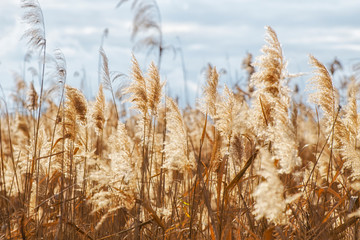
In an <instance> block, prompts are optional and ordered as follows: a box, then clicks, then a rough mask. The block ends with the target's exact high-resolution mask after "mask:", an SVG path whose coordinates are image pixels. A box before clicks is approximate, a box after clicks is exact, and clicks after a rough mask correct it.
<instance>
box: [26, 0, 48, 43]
mask: <svg viewBox="0 0 360 240" xmlns="http://www.w3.org/2000/svg"><path fill="white" fill-rule="evenodd" d="M21 7H22V8H23V9H25V13H24V15H23V20H24V21H25V22H26V23H27V24H29V25H30V28H29V29H28V30H26V32H25V33H24V35H23V38H28V45H29V46H31V47H32V48H34V49H36V50H39V49H40V50H42V49H43V48H44V47H45V45H46V39H45V24H44V16H43V13H42V10H41V8H40V5H39V2H38V1H36V0H22V5H21Z"/></svg>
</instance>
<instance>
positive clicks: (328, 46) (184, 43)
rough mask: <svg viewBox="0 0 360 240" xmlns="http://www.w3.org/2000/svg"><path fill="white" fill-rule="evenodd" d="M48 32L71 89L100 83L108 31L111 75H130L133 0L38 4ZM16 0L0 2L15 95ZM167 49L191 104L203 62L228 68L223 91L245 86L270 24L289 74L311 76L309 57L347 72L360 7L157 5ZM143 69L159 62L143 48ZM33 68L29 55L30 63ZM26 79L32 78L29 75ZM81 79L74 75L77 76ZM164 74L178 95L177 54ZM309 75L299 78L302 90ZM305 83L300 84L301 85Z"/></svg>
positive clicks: (1, 34)
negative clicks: (336, 63) (249, 61)
mask: <svg viewBox="0 0 360 240" xmlns="http://www.w3.org/2000/svg"><path fill="white" fill-rule="evenodd" d="M39 2H40V5H41V8H42V11H43V14H44V18H45V26H46V39H47V44H48V45H47V49H48V53H49V54H51V53H52V52H53V50H55V49H61V50H62V52H63V53H64V55H65V57H66V61H67V70H68V79H67V81H68V84H70V85H73V86H76V87H80V79H81V78H83V75H84V73H85V74H86V85H85V86H86V89H84V92H86V94H87V95H88V96H93V95H94V94H95V93H96V89H97V85H98V75H97V66H98V56H99V55H98V52H99V45H100V41H101V36H102V34H103V32H104V29H105V28H107V29H108V30H109V34H108V37H107V38H106V39H105V41H104V49H105V52H106V53H107V55H108V58H109V62H110V70H112V71H120V72H122V73H125V74H128V73H129V70H130V67H131V65H130V59H131V53H132V52H133V46H134V42H132V41H131V31H132V18H133V13H132V11H131V1H129V2H126V3H124V4H123V5H122V6H120V7H119V8H116V5H117V3H118V2H119V0H76V1H74V0H61V1H60V0H39ZM20 3H21V1H20V0H1V1H0V12H1V14H0V30H1V31H0V76H1V79H0V83H1V85H2V86H3V88H4V89H5V90H6V91H7V92H9V91H11V89H13V85H12V82H13V72H19V73H22V71H23V65H24V64H23V59H24V55H25V54H26V52H27V46H26V42H25V41H24V40H21V36H22V34H23V32H24V31H25V30H26V25H25V24H24V23H23V21H22V20H21V16H22V14H23V10H22V9H21V8H20ZM157 3H158V6H159V9H160V13H161V19H162V25H161V26H162V31H163V38H164V45H168V46H172V47H173V49H180V48H181V49H182V53H183V57H184V61H185V69H186V78H187V79H188V91H189V96H190V101H191V102H193V101H194V99H195V97H196V96H197V92H198V89H199V84H201V83H202V81H203V79H204V76H203V73H202V69H203V68H204V66H206V65H207V63H211V64H212V65H215V66H217V68H218V69H221V68H223V69H226V71H227V74H226V75H224V76H222V80H223V81H224V82H226V83H227V84H228V85H232V84H234V83H235V82H238V81H240V82H244V81H245V77H246V74H245V72H244V70H242V69H241V62H242V59H243V58H244V57H245V56H246V53H247V52H250V53H252V54H253V55H254V56H258V55H260V54H261V53H260V49H261V47H262V45H263V44H264V34H265V30H264V27H265V26H267V25H269V26H271V27H272V28H273V29H274V30H275V31H276V32H277V35H278V38H279V40H280V42H281V43H282V46H283V51H284V56H285V57H286V59H287V60H288V63H289V65H288V68H289V71H290V72H292V73H296V72H309V71H310V68H309V67H308V65H307V63H308V54H310V53H311V54H313V55H314V56H315V57H317V58H318V59H319V60H320V61H322V62H323V63H324V64H329V63H330V62H331V61H332V60H333V59H334V57H335V56H336V57H337V58H338V59H339V60H340V61H341V62H342V63H343V65H345V66H348V67H349V68H350V67H351V65H352V64H354V63H356V62H359V61H360V17H359V13H360V1H353V0H327V1H322V0H318V1H314V0H302V1H288V0H273V1H267V0H223V1H211V0H210V1H209V0H158V1H157ZM134 54H135V56H136V57H137V58H138V59H139V62H140V64H141V65H142V67H143V68H144V69H146V67H147V65H148V63H149V61H151V60H154V61H155V62H156V61H157V56H156V55H155V54H150V55H148V56H147V55H146V49H144V50H141V51H134ZM28 65H33V66H37V57H36V54H34V56H33V58H32V61H31V63H29V64H28ZM26 72H27V73H26V79H27V81H30V80H31V75H30V72H29V71H26ZM76 72H77V73H79V74H75V73H76ZM161 74H162V77H163V79H166V81H167V84H168V88H167V91H168V92H169V94H171V95H172V96H176V95H183V92H184V89H183V87H184V84H183V79H184V76H183V71H182V64H181V57H180V54H179V52H178V53H177V54H174V53H173V51H172V50H169V51H167V52H165V54H164V58H163V61H162V66H161ZM307 78H308V77H306V76H305V77H302V78H301V79H297V80H296V81H298V82H299V84H300V85H301V84H302V83H301V82H303V81H305V80H306V79H307ZM302 85H304V84H302Z"/></svg>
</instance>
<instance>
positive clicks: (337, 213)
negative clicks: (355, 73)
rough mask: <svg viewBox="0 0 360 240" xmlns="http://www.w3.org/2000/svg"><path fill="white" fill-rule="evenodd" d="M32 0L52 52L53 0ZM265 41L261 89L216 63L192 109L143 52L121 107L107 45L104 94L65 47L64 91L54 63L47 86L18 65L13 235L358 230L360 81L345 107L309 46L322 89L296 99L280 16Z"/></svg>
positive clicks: (10, 157) (36, 24)
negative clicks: (224, 78) (88, 91)
mask: <svg viewBox="0 0 360 240" xmlns="http://www.w3.org/2000/svg"><path fill="white" fill-rule="evenodd" d="M24 8H25V9H26V10H27V13H26V14H25V19H27V20H28V22H29V23H30V24H31V28H30V30H29V31H28V32H26V34H25V37H26V38H28V39H29V43H30V47H31V48H32V49H34V50H40V53H41V55H40V59H42V60H43V61H42V63H43V64H45V59H44V57H43V56H45V52H46V41H45V30H44V26H43V21H44V20H43V19H42V13H41V9H40V6H39V5H38V3H37V2H34V1H30V0H28V1H25V2H24ZM265 41H266V44H265V45H264V47H263V48H262V52H263V54H262V55H261V56H259V57H258V58H257V59H256V60H255V63H254V64H252V60H251V57H250V55H249V56H248V57H247V59H246V60H245V61H244V66H245V67H246V68H247V69H248V73H249V88H248V89H249V91H248V92H247V90H243V89H241V87H240V86H237V87H236V88H235V89H236V91H235V90H233V89H232V88H229V87H228V86H226V85H223V87H221V86H222V85H221V78H220V76H219V73H218V71H217V69H216V67H211V66H209V69H208V71H207V79H206V84H205V86H204V87H203V95H202V97H201V99H199V104H198V106H199V107H198V108H192V107H187V108H186V109H183V110H181V109H180V108H179V106H178V104H177V102H176V101H175V100H174V99H172V98H171V97H169V96H166V95H165V94H164V93H163V92H164V91H163V88H164V85H165V83H164V82H163V81H162V80H161V77H160V73H159V70H158V67H157V66H156V65H155V64H154V63H152V64H150V66H149V67H148V70H147V71H146V72H142V71H141V68H140V66H139V64H138V62H137V60H136V58H135V56H133V58H132V60H131V61H132V69H131V73H130V76H131V77H130V80H131V81H130V83H129V85H128V87H127V88H125V89H124V91H123V92H122V94H124V95H125V96H126V97H127V101H128V102H130V103H131V105H132V108H133V109H134V110H135V111H136V114H132V115H126V116H124V117H122V118H121V120H120V117H119V113H118V107H117V99H116V97H115V96H116V94H115V92H116V88H115V87H114V86H113V82H114V80H115V79H117V78H118V77H120V75H119V74H115V75H112V74H111V72H110V71H109V68H108V58H107V56H106V54H105V52H104V50H103V49H101V50H100V53H99V54H100V56H101V57H102V63H103V71H102V73H101V74H102V78H103V85H100V87H99V90H98V94H97V97H96V100H95V101H89V100H87V99H86V98H85V96H84V94H83V93H82V92H81V90H79V89H76V88H73V87H71V86H68V85H66V84H65V83H66V61H65V57H64V56H63V55H62V53H61V52H60V51H57V52H56V53H55V59H56V64H55V69H54V71H55V77H56V79H58V85H57V86H58V88H57V90H56V91H58V93H59V96H61V97H60V98H52V97H51V95H48V94H45V93H46V92H48V91H47V90H46V89H43V87H44V86H45V85H44V78H43V77H42V78H41V89H40V91H37V89H36V88H35V87H34V85H33V84H32V83H30V84H28V83H26V82H25V81H24V80H21V77H19V76H16V78H17V81H18V84H17V86H18V87H17V94H15V95H14V96H13V99H14V101H15V102H16V103H17V104H16V106H18V109H17V111H16V112H15V113H13V114H12V113H11V114H10V113H8V111H7V108H6V103H7V102H6V101H5V100H4V101H3V103H4V105H2V108H1V110H2V112H1V118H0V143H1V144H0V152H1V155H0V156H1V165H0V239H98V240H100V239H358V238H359V231H358V227H359V223H358V222H359V221H358V220H359V216H360V210H359V209H360V208H359V199H358V198H359V193H358V191H359V189H360V187H359V186H360V166H359V156H360V152H359V148H358V146H357V142H358V138H359V126H360V120H359V117H358V112H357V108H358V107H357V95H358V92H359V91H358V88H356V87H353V86H355V85H354V84H349V86H352V89H351V91H349V96H348V103H347V105H346V106H345V107H343V108H341V107H340V106H339V103H338V102H339V100H338V99H339V95H338V91H337V90H336V88H335V87H334V84H333V79H332V74H330V73H329V71H328V70H327V68H326V67H325V66H324V65H323V64H322V63H321V62H319V61H318V60H317V59H316V58H315V57H313V56H310V58H309V59H310V64H311V66H312V67H313V68H314V71H313V74H312V77H310V83H309V86H310V89H312V90H311V91H312V93H311V95H310V99H309V100H310V101H309V103H304V102H299V101H295V100H294V98H293V96H294V94H295V93H293V92H292V91H291V90H290V88H289V86H288V83H289V79H290V78H292V77H293V75H290V74H288V72H287V69H286V65H287V64H286V60H285V57H284V53H283V51H282V48H281V45H280V42H279V40H278V38H277V35H276V33H275V31H274V30H273V29H272V28H270V27H267V28H266V39H265ZM160 46H161V45H160ZM159 58H160V57H159ZM41 70H43V71H44V65H43V66H42V69H41ZM42 76H43V75H42ZM121 76H122V75H121ZM102 86H104V88H105V89H106V90H109V92H110V93H111V101H107V100H106V98H105V95H104V92H103V87H102ZM26 91H27V92H28V95H27V98H26V99H25V98H24V97H23V96H22V94H23V93H24V92H26ZM312 103H315V104H316V105H315V106H314V105H312ZM4 106H5V108H4Z"/></svg>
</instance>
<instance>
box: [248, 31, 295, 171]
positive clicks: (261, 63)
mask: <svg viewBox="0 0 360 240" xmlns="http://www.w3.org/2000/svg"><path fill="white" fill-rule="evenodd" d="M265 40H266V42H267V45H265V46H264V47H263V48H262V52H263V55H262V56H260V57H258V58H257V60H256V63H255V66H257V67H258V68H259V69H258V71H257V72H256V73H254V74H253V75H252V77H251V82H252V85H253V86H255V88H256V91H255V92H254V95H255V96H254V97H255V99H256V102H255V104H253V106H254V107H253V112H254V118H255V119H254V120H253V121H252V122H251V124H252V125H253V129H254V130H255V132H256V133H257V134H259V135H260V136H263V139H264V140H265V141H270V142H271V143H272V144H273V152H274V157H275V158H277V159H279V160H280V169H279V172H280V173H291V172H292V170H293V169H294V168H295V167H296V166H299V165H300V163H301V161H300V158H299V157H298V152H297V148H298V143H297V140H296V134H295V129H294V126H293V124H292V122H291V119H290V118H289V109H290V96H289V92H290V90H289V89H288V87H287V86H286V85H285V84H286V79H287V78H289V75H288V73H287V70H286V62H285V60H284V57H283V53H282V48H281V45H280V42H279V40H278V38H277V36H276V33H275V31H274V30H273V29H271V28H270V27H267V37H266V39H265Z"/></svg>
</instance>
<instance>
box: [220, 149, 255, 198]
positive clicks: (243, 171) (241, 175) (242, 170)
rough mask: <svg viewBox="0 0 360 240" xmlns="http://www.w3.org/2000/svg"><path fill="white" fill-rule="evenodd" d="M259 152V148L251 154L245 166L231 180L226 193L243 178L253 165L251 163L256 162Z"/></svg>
mask: <svg viewBox="0 0 360 240" xmlns="http://www.w3.org/2000/svg"><path fill="white" fill-rule="evenodd" d="M258 153H259V150H255V151H254V153H253V154H252V155H251V157H250V158H249V159H248V160H247V161H246V163H245V165H244V167H243V168H242V169H241V170H240V172H239V173H238V174H236V176H235V177H234V178H233V179H232V180H231V182H230V183H229V184H228V185H227V187H226V193H227V194H229V193H230V192H231V191H232V190H233V188H234V187H235V186H236V185H237V184H238V183H239V181H240V180H241V178H242V177H243V176H244V174H245V172H246V170H247V169H248V168H249V167H250V166H251V164H252V163H253V162H254V160H255V158H256V157H257V154H258Z"/></svg>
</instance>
